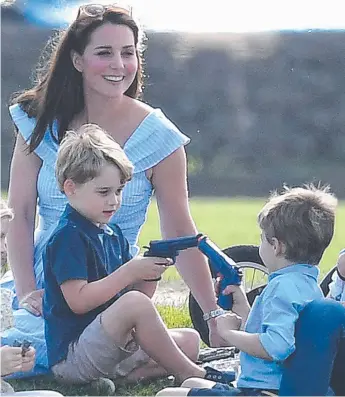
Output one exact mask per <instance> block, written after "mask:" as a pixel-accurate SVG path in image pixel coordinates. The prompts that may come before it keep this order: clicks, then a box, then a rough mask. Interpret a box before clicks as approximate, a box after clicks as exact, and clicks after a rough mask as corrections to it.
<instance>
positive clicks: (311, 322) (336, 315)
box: [279, 299, 345, 396]
mask: <svg viewBox="0 0 345 397" xmlns="http://www.w3.org/2000/svg"><path fill="white" fill-rule="evenodd" d="M295 335H296V350H295V352H294V353H293V354H292V355H291V356H290V357H289V358H288V359H287V360H286V361H285V362H284V364H283V366H284V372H283V377H282V381H281V385H280V391H279V395H280V396H325V395H327V393H328V392H329V386H331V387H332V389H333V391H334V393H335V394H336V395H345V308H344V307H343V306H342V305H341V304H340V303H339V302H336V301H333V300H330V299H322V300H315V301H313V302H310V303H309V304H308V305H307V306H306V307H305V308H304V309H303V311H302V312H301V314H300V318H299V320H298V321H297V324H296V333H295Z"/></svg>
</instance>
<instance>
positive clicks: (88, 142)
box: [55, 124, 134, 192]
mask: <svg viewBox="0 0 345 397" xmlns="http://www.w3.org/2000/svg"><path fill="white" fill-rule="evenodd" d="M109 163H110V164H113V165H115V166H116V167H118V169H119V170H120V173H121V182H122V183H123V184H125V183H126V182H128V181H129V180H130V179H131V178H132V174H133V168H134V167H133V164H132V163H131V162H130V160H129V159H128V157H127V156H126V154H125V152H124V151H123V149H122V148H121V146H120V145H119V144H118V143H117V142H115V140H114V139H113V138H112V137H111V136H110V135H109V134H107V133H106V132H105V131H104V130H103V129H102V128H101V127H99V126H98V125H96V124H84V125H82V126H81V127H80V128H79V129H78V130H77V131H67V133H66V135H65V138H64V139H63V140H62V142H61V144H60V147H59V151H58V155H57V161H56V168H55V173H56V178H57V181H58V185H59V189H60V191H61V192H63V186H64V182H65V181H66V179H71V180H72V181H73V182H74V183H76V184H83V183H86V182H88V181H90V180H92V179H94V178H96V177H97V176H99V174H100V172H101V169H102V167H103V166H104V165H106V164H109Z"/></svg>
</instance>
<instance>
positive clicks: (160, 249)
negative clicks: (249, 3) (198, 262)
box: [144, 234, 201, 281]
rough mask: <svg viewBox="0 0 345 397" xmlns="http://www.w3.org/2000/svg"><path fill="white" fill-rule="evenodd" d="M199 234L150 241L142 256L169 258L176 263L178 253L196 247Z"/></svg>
mask: <svg viewBox="0 0 345 397" xmlns="http://www.w3.org/2000/svg"><path fill="white" fill-rule="evenodd" d="M200 236H201V234H198V235H196V236H186V237H177V238H174V239H169V240H152V241H150V244H149V246H148V247H144V248H147V249H148V250H147V251H146V252H145V253H144V256H156V257H158V258H171V259H172V260H173V264H174V263H175V261H176V257H177V255H178V254H179V251H182V250H185V249H188V248H193V247H197V246H198V240H199V237H200ZM158 280H160V278H158V279H155V280H146V281H158Z"/></svg>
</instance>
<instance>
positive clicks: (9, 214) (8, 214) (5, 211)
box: [0, 198, 14, 219]
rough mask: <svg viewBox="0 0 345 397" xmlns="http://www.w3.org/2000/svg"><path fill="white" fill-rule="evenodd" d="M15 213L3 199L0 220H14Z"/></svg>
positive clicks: (0, 202) (0, 203)
mask: <svg viewBox="0 0 345 397" xmlns="http://www.w3.org/2000/svg"><path fill="white" fill-rule="evenodd" d="M13 216H14V215H13V211H12V209H11V208H9V206H8V204H7V202H6V201H5V200H4V199H3V198H1V201H0V218H1V219H2V218H10V219H13Z"/></svg>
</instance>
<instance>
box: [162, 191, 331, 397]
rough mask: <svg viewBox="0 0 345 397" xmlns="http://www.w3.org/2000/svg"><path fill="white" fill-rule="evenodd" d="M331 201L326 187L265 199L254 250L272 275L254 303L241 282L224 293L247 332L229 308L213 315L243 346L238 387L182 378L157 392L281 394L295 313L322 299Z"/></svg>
mask: <svg viewBox="0 0 345 397" xmlns="http://www.w3.org/2000/svg"><path fill="white" fill-rule="evenodd" d="M336 205H337V200H336V198H335V197H334V196H333V195H332V194H331V193H329V192H328V189H327V188H325V189H317V188H315V187H314V186H309V187H303V188H300V187H298V188H292V189H289V188H286V190H285V191H284V192H283V193H282V194H273V195H272V196H271V197H270V200H269V201H268V203H267V204H266V205H265V206H264V207H263V208H262V210H261V211H260V213H259V215H258V223H259V226H260V229H261V244H260V249H259V252H260V256H261V258H262V260H263V262H264V264H265V266H266V267H267V268H268V271H269V273H270V274H269V277H268V284H267V286H266V287H265V289H264V290H263V292H262V293H261V295H260V296H258V297H257V298H256V300H255V302H254V304H253V306H252V308H250V306H249V303H248V300H247V298H246V295H245V294H244V292H243V290H242V289H241V288H240V287H239V286H228V287H227V288H226V289H225V290H224V292H225V293H226V294H228V293H232V294H233V308H232V310H233V312H235V313H236V314H237V315H239V316H240V317H241V318H242V325H243V328H244V330H240V329H239V327H238V323H237V321H236V319H235V318H234V316H233V315H232V314H230V313H226V314H222V315H220V316H219V317H217V318H216V322H217V327H218V330H219V334H220V335H221V336H222V337H223V339H224V340H225V341H226V342H227V343H228V344H229V345H230V346H235V347H237V348H238V349H239V350H240V351H241V353H240V364H241V371H240V374H239V377H238V379H237V384H236V386H237V387H232V386H228V385H221V384H218V383H214V382H211V381H208V380H204V379H187V380H186V381H185V382H184V383H183V384H182V388H177V389H176V388H167V389H163V390H162V391H160V392H159V393H158V396H186V395H188V396H237V395H240V396H259V395H270V394H272V393H273V394H278V393H279V389H280V384H281V379H282V370H283V367H282V363H283V362H284V360H286V359H287V358H288V357H289V356H290V355H291V354H292V353H293V352H294V350H295V324H296V321H297V319H298V318H299V314H300V313H301V311H302V310H303V308H304V307H305V306H306V305H307V303H309V302H310V301H313V300H319V299H321V300H322V299H323V298H324V297H323V293H322V291H321V289H320V287H319V285H318V283H317V278H318V274H319V269H318V264H319V262H320V260H321V258H322V255H323V253H324V251H325V249H326V248H327V247H328V245H329V244H330V242H331V240H332V237H333V232H334V220H335V209H336ZM321 327H322V324H320V328H321ZM312 331H313V332H314V331H315V332H317V331H316V330H312ZM320 337H321V338H322V337H324V336H323V335H322V334H321V336H320ZM315 350H317V349H315ZM330 350H331V349H330ZM329 354H333V353H332V352H331V351H330V352H329ZM299 375H300V374H296V377H297V376H299ZM320 376H322V374H321V375H320ZM313 381H314V379H313Z"/></svg>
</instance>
